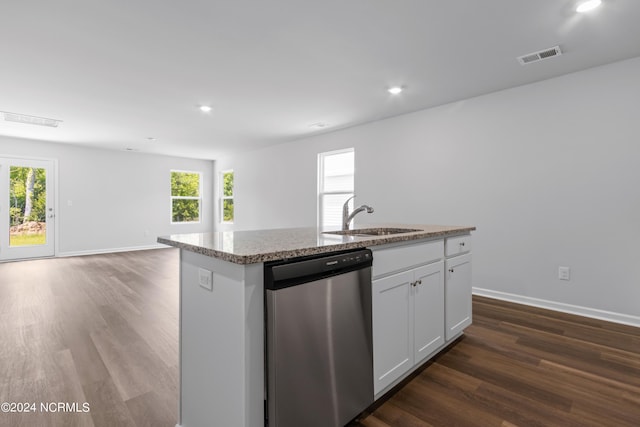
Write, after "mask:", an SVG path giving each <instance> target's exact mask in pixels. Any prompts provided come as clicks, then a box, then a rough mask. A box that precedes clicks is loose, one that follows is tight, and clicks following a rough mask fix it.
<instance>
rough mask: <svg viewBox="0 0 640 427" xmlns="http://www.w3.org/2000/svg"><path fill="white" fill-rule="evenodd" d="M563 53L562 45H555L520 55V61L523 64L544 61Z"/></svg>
mask: <svg viewBox="0 0 640 427" xmlns="http://www.w3.org/2000/svg"><path fill="white" fill-rule="evenodd" d="M558 55H562V51H561V50H560V46H555V47H552V48H549V49H544V50H540V51H538V52H533V53H528V54H526V55H522V56H519V57H518V62H519V63H520V64H521V65H526V64H531V63H532V62H538V61H542V60H543V59H549V58H553V57H554V56H558Z"/></svg>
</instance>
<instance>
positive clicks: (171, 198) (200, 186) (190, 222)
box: [169, 169, 202, 224]
mask: <svg viewBox="0 0 640 427" xmlns="http://www.w3.org/2000/svg"><path fill="white" fill-rule="evenodd" d="M174 172H177V173H197V174H198V197H192V196H190V197H188V196H174V195H173V194H171V176H172V175H173V173H174ZM174 200H197V201H198V220H197V221H177V222H176V221H174V220H173V201H174ZM169 220H170V221H171V224H200V222H201V221H202V172H200V171H188V170H180V169H171V170H170V171H169Z"/></svg>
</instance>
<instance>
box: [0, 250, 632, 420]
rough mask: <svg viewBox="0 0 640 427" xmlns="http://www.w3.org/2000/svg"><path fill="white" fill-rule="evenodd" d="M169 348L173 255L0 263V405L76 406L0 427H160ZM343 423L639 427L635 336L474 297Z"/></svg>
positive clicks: (167, 391) (173, 334) (167, 406)
mask: <svg viewBox="0 0 640 427" xmlns="http://www.w3.org/2000/svg"><path fill="white" fill-rule="evenodd" d="M177 345H178V251H177V250H175V249H161V250H152V251H142V252H130V253H121V254H108V255H98V256H85V257H76V258H60V259H48V260H36V261H23V262H14V263H5V264H0V403H1V402H22V403H25V402H29V403H30V402H34V403H36V404H38V405H39V404H40V402H44V403H51V402H54V403H57V402H68V403H73V402H77V403H79V405H78V406H79V408H80V410H82V403H84V402H87V403H89V405H90V411H89V412H79V413H76V412H56V413H43V412H41V411H39V410H38V411H37V412H35V413H3V412H0V426H2V427H5V426H7V427H9V426H11V427H14V426H29V427H32V426H33V427H37V426H56V427H58V426H65V427H66V426H97V427H102V426H108V427H111V426H132V427H134V426H153V427H156V426H157V427H163V426H166V427H173V426H174V425H175V423H176V418H177V401H178V368H177V362H178V348H177ZM38 409H39V407H38ZM211 425H212V426H215V427H236V426H217V425H216V423H215V420H212V422H211ZM352 425H353V426H368V427H381V426H382V427H385V426H402V427H405V426H406V427H413V426H505V427H507V426H607V427H609V426H611V427H613V426H639V425H640V329H638V328H632V327H628V326H623V325H617V324H612V323H607V322H602V321H598V320H593V319H587V318H582V317H578V316H572V315H567V314H562V313H556V312H551V311H546V310H542V309H537V308H532V307H526V306H521V305H516V304H511V303H506V302H501V301H496V300H491V299H487V298H480V297H474V324H473V326H471V327H470V328H468V329H467V331H466V333H465V335H464V337H462V338H461V339H460V340H458V341H457V342H456V343H455V344H454V345H452V346H450V347H449V349H448V350H446V351H445V352H443V353H442V354H440V355H439V356H438V357H436V358H435V359H434V360H433V361H431V362H429V363H428V364H427V365H426V366H425V367H424V369H422V370H421V371H420V372H419V373H418V374H416V375H414V376H413V377H412V378H410V379H408V380H407V381H405V382H404V383H403V384H402V386H401V387H398V388H397V389H396V390H394V393H393V394H392V395H390V396H389V397H388V398H386V399H385V400H384V401H383V402H381V403H380V404H378V406H377V407H376V408H375V409H374V410H372V411H371V413H370V414H369V415H368V416H366V417H362V418H361V419H360V420H359V421H357V422H354V423H352ZM203 427H206V426H203Z"/></svg>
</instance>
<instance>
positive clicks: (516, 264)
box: [216, 58, 640, 325]
mask: <svg viewBox="0 0 640 427" xmlns="http://www.w3.org/2000/svg"><path fill="white" fill-rule="evenodd" d="M534 66H535V65H534ZM470 78H472V73H471V72H470ZM406 96H411V93H410V90H409V91H408V93H407V94H406ZM639 100H640V58H635V59H632V60H628V61H623V62H618V63H614V64H610V65H607V66H603V67H598V68H593V69H590V70H586V71H583V72H579V73H574V74H570V75H566V76H563V77H559V78H555V79H551V80H547V81H544V82H539V83H536V84H531V85H526V86H521V87H517V88H514V89H509V90H505V91H501V92H497V93H493V94H489V95H485V96H481V97H477V98H473V99H469V100H465V101H461V102H456V103H453V104H449V105H445V106H442V107H438V108H432V109H428V110H423V111H419V112H416V113H412V114H408V115H403V116H399V117H395V118H392V119H387V120H384V121H379V122H375V123H370V124H367V125H362V126H358V127H353V128H349V129H346V130H342V131H337V132H333V133H329V134H324V135H319V136H316V137H313V138H307V139H303V140H300V141H296V142H294V143H289V144H283V145H280V146H277V147H273V148H268V149H264V150H260V151H256V152H252V153H245V154H242V155H241V156H237V157H234V158H227V159H221V160H219V161H217V162H216V168H219V170H223V169H230V168H232V169H234V170H235V180H236V186H235V193H236V202H235V203H236V222H235V224H234V225H233V228H234V229H238V230H240V229H257V228H275V227H288V226H313V225H315V223H316V185H317V183H316V156H317V153H318V152H322V151H329V150H334V149H340V148H345V147H355V150H356V193H357V195H358V198H357V203H358V204H362V203H367V204H371V205H372V206H374V207H375V210H376V211H375V213H374V214H372V215H366V214H361V216H360V218H359V220H360V223H361V224H362V223H365V222H392V221H393V222H407V223H431V224H455V225H475V226H477V228H478V229H477V231H476V232H475V233H474V286H475V288H477V291H478V292H484V293H485V294H491V295H493V296H502V297H506V298H511V299H514V300H525V301H527V302H529V303H533V304H536V303H538V302H539V303H540V304H541V305H543V306H549V307H551V306H554V305H559V306H560V307H561V308H563V309H565V310H569V311H575V312H579V313H584V314H589V315H592V316H601V317H604V318H611V319H615V320H618V321H622V322H628V323H637V324H639V325H640V317H638V316H640V304H639V301H640V269H638V268H636V265H635V263H636V262H637V261H638V259H640V249H639V248H640V246H638V245H636V241H640V193H639V190H638V185H639V184H640V116H639V115H638V111H640V106H639V105H638V102H639ZM218 228H220V229H222V227H220V226H218ZM559 265H566V266H570V267H571V269H572V277H571V281H569V282H566V281H559V280H558V279H557V273H558V266H559ZM537 299H541V300H545V301H546V302H545V301H537ZM570 305H575V306H579V307H571V306H570ZM599 310H604V311H607V313H600V312H599ZM626 316H631V317H626ZM634 316H635V317H634Z"/></svg>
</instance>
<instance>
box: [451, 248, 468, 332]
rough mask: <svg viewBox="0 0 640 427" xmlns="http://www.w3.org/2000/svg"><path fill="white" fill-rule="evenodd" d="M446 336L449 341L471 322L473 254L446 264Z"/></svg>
mask: <svg viewBox="0 0 640 427" xmlns="http://www.w3.org/2000/svg"><path fill="white" fill-rule="evenodd" d="M445 269H446V272H445V324H446V333H445V338H446V340H447V341H449V340H450V339H451V338H453V337H454V336H455V335H457V334H458V333H460V332H462V331H463V330H464V328H466V327H467V326H469V325H470V324H471V254H466V255H460V256H457V257H453V258H450V259H448V260H447V261H446V264H445Z"/></svg>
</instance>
